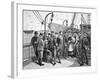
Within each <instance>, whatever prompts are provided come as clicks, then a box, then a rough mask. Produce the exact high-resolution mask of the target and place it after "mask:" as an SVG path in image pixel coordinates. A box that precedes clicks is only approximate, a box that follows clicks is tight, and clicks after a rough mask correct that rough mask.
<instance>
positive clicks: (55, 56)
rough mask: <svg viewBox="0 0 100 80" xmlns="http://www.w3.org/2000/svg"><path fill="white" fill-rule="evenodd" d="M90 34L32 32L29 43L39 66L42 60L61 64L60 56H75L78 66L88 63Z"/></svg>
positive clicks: (65, 57)
mask: <svg viewBox="0 0 100 80" xmlns="http://www.w3.org/2000/svg"><path fill="white" fill-rule="evenodd" d="M90 43H91V42H90V36H87V35H86V36H85V37H84V36H83V34H80V33H72V32H71V31H69V32H68V33H67V32H62V31H60V32H53V31H51V32H48V33H46V32H44V33H38V32H37V31H35V32H34V36H33V37H32V39H31V44H32V45H33V48H34V53H35V57H36V59H37V61H38V64H39V65H40V66H42V65H44V64H43V63H42V62H47V63H51V64H52V65H55V64H56V63H57V62H58V63H60V64H61V58H64V59H67V58H68V57H76V58H77V62H78V63H79V64H80V66H82V65H84V64H87V65H88V62H89V60H88V55H90V49H91V46H90V45H91V44H90Z"/></svg>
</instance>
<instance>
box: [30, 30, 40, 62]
mask: <svg viewBox="0 0 100 80" xmlns="http://www.w3.org/2000/svg"><path fill="white" fill-rule="evenodd" d="M37 39H38V32H37V31H35V32H34V36H33V37H32V39H31V44H32V45H33V48H34V53H35V55H36V59H38V51H37V46H38V43H37ZM32 60H33V57H32Z"/></svg>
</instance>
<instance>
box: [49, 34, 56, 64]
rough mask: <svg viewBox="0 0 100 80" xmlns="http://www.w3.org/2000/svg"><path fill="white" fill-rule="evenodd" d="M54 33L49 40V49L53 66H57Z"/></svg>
mask: <svg viewBox="0 0 100 80" xmlns="http://www.w3.org/2000/svg"><path fill="white" fill-rule="evenodd" d="M55 41H56V40H55V36H54V32H51V36H50V39H49V40H48V49H49V50H50V51H51V53H52V64H53V65H55V64H56V42H55Z"/></svg>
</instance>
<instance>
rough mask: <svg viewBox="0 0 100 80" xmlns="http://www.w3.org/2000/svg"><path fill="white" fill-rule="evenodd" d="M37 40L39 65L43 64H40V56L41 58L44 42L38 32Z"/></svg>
mask: <svg viewBox="0 0 100 80" xmlns="http://www.w3.org/2000/svg"><path fill="white" fill-rule="evenodd" d="M37 42H38V47H37V50H38V63H39V65H40V66H42V65H44V64H42V58H43V51H44V42H43V35H42V33H40V35H39V38H38V40H37Z"/></svg>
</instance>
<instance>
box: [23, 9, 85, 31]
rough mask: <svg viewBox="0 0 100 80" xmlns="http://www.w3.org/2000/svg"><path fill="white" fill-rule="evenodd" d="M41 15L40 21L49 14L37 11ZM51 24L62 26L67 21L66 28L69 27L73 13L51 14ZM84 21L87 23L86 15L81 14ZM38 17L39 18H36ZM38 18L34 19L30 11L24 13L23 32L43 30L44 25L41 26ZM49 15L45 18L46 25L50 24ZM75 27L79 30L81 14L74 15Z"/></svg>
mask: <svg viewBox="0 0 100 80" xmlns="http://www.w3.org/2000/svg"><path fill="white" fill-rule="evenodd" d="M38 12H39V14H40V15H41V17H42V19H43V20H44V19H45V16H46V15H47V14H48V13H50V12H48V11H46V12H45V11H38ZM53 13H54V17H53V21H52V22H53V23H56V24H60V25H63V21H64V20H68V26H70V24H71V22H72V18H73V15H74V13H67V12H66V13H63V12H53ZM83 16H84V19H85V21H86V22H87V14H83ZM38 17H39V16H38ZM38 19H39V18H37V17H36V15H35V14H34V13H33V12H32V11H30V10H27V11H24V30H37V31H38V30H43V29H44V25H41V23H40V21H39V20H38ZM50 19H51V15H49V16H48V17H47V19H46V20H47V24H48V23H50ZM74 24H75V27H77V28H79V29H80V26H79V25H80V24H81V14H76V17H75V20H74Z"/></svg>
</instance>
